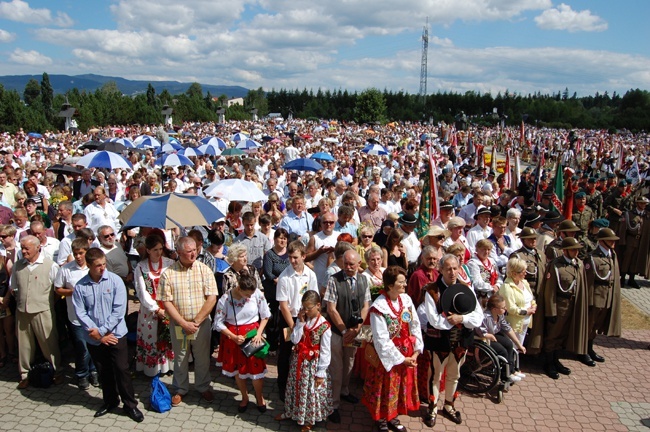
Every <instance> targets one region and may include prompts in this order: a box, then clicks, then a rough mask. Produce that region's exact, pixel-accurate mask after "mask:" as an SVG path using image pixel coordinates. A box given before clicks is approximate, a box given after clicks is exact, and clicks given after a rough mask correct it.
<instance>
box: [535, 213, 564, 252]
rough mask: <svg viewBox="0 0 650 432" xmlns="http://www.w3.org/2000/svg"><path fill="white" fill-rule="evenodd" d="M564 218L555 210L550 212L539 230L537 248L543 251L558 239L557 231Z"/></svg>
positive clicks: (543, 219)
mask: <svg viewBox="0 0 650 432" xmlns="http://www.w3.org/2000/svg"><path fill="white" fill-rule="evenodd" d="M563 219H564V218H563V217H562V215H561V214H560V213H559V212H558V211H557V210H555V209H552V210H550V211H549V212H548V213H546V215H545V216H544V217H543V218H542V226H541V227H539V229H538V230H537V248H538V249H539V250H540V251H543V250H544V249H545V248H546V246H547V245H548V244H549V243H551V242H553V240H555V239H556V238H557V235H556V234H555V231H556V230H557V227H558V225H560V222H562V220H563Z"/></svg>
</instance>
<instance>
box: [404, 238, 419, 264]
mask: <svg viewBox="0 0 650 432" xmlns="http://www.w3.org/2000/svg"><path fill="white" fill-rule="evenodd" d="M401 243H402V244H403V245H404V248H406V259H407V260H408V262H409V264H413V263H414V262H416V261H417V260H418V257H419V256H420V252H421V248H420V241H419V240H418V236H417V235H416V234H415V231H413V232H411V233H410V234H409V235H407V236H406V237H404V239H402V241H401Z"/></svg>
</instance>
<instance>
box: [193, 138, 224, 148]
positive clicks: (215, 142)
mask: <svg viewBox="0 0 650 432" xmlns="http://www.w3.org/2000/svg"><path fill="white" fill-rule="evenodd" d="M200 142H201V144H207V145H213V146H215V147H218V148H220V149H221V150H224V149H226V148H228V145H227V144H226V142H225V141H224V140H222V139H221V138H218V137H214V136H207V137H205V138H203V139H202V140H201V141H200Z"/></svg>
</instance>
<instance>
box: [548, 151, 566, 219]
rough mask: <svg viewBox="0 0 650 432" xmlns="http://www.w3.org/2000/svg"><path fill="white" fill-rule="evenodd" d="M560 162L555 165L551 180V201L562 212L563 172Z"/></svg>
mask: <svg viewBox="0 0 650 432" xmlns="http://www.w3.org/2000/svg"><path fill="white" fill-rule="evenodd" d="M563 170H564V168H562V163H560V162H558V163H557V165H556V166H555V179H554V180H553V197H552V198H551V202H552V203H553V205H554V206H555V208H557V210H558V211H559V212H560V213H562V202H563V201H564V173H563V172H562V171H563Z"/></svg>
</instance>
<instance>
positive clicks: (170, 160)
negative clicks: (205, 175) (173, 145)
mask: <svg viewBox="0 0 650 432" xmlns="http://www.w3.org/2000/svg"><path fill="white" fill-rule="evenodd" d="M154 164H155V165H159V166H181V165H188V166H194V163H193V162H192V161H191V160H189V159H188V158H187V157H185V156H183V155H182V154H178V153H164V154H162V155H160V156H159V157H158V159H156V161H155V162H154Z"/></svg>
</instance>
